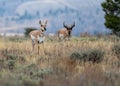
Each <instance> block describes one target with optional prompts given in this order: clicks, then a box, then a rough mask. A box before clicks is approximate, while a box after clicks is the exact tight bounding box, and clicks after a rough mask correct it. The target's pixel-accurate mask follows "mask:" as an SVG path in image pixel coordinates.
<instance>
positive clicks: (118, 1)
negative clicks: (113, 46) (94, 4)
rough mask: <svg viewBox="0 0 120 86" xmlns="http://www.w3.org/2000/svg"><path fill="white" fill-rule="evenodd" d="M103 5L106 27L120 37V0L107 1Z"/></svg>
mask: <svg viewBox="0 0 120 86" xmlns="http://www.w3.org/2000/svg"><path fill="white" fill-rule="evenodd" d="M101 5H102V7H103V11H104V12H105V26H106V27H107V28H109V29H110V30H111V31H112V32H113V33H114V34H116V35H119V36H120V0H106V1H105V2H103V3H102V4H101Z"/></svg>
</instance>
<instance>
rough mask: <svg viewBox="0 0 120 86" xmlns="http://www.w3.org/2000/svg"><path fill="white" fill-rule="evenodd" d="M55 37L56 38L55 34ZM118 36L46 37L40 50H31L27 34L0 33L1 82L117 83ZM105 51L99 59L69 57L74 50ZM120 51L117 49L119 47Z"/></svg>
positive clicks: (19, 85) (46, 85) (45, 85)
mask: <svg viewBox="0 0 120 86" xmlns="http://www.w3.org/2000/svg"><path fill="white" fill-rule="evenodd" d="M55 39H56V38H55ZM116 44H117V45H119V44H120V38H119V37H115V36H110V37H100V38H99V37H82V38H81V37H72V38H71V40H70V41H64V42H58V41H57V40H54V38H49V39H46V41H45V43H44V49H45V54H44V53H43V47H42V45H40V54H39V55H38V54H37V47H36V49H35V53H34V54H31V47H32V46H31V41H30V39H29V38H19V37H8V38H6V37H0V84H1V85H0V86H120V59H119V58H118V57H119V56H118V57H117V55H116V54H115V53H114V52H113V51H112V47H113V46H114V45H116ZM90 49H99V50H101V51H104V52H105V54H104V56H103V57H102V58H103V60H102V62H100V63H92V62H89V61H88V62H80V61H79V60H72V59H70V56H71V54H72V53H74V52H80V51H84V50H90ZM119 52H120V51H119Z"/></svg>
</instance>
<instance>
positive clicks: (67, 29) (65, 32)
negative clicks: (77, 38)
mask: <svg viewBox="0 0 120 86" xmlns="http://www.w3.org/2000/svg"><path fill="white" fill-rule="evenodd" d="M63 26H64V28H63V29H60V30H59V31H58V39H59V41H60V40H63V39H65V40H66V38H67V39H69V38H70V37H71V31H72V29H73V27H74V26H75V22H74V23H73V24H72V25H66V24H65V22H63Z"/></svg>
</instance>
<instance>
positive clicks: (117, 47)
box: [112, 44, 120, 59]
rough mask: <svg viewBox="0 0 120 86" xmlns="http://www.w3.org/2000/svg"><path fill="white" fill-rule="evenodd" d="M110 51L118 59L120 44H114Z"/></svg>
mask: <svg viewBox="0 0 120 86" xmlns="http://www.w3.org/2000/svg"><path fill="white" fill-rule="evenodd" d="M112 51H113V53H114V54H115V55H116V56H117V58H118V59H120V44H115V45H114V46H113V47H112Z"/></svg>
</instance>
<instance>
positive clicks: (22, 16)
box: [0, 0, 109, 36]
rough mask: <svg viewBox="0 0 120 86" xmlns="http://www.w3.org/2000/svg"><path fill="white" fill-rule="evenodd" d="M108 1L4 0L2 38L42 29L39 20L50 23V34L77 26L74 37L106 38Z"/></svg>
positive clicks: (0, 23) (0, 6)
mask: <svg viewBox="0 0 120 86" xmlns="http://www.w3.org/2000/svg"><path fill="white" fill-rule="evenodd" d="M103 1H104V0H0V35H6V34H7V35H15V34H17V35H23V34H24V32H25V28H37V29H39V28H40V25H39V23H38V22H39V20H40V19H41V20H44V19H47V20H48V25H47V31H46V33H47V34H48V33H49V34H55V33H57V31H58V30H59V29H60V28H63V22H64V21H65V22H66V24H68V25H69V24H72V23H73V22H74V21H75V23H76V26H75V28H74V29H73V32H72V34H73V35H75V36H79V35H80V33H83V32H88V33H90V34H98V33H102V34H106V33H107V32H109V30H108V29H106V28H105V26H104V22H105V19H104V15H105V14H104V12H103V10H102V7H101V3H102V2H103Z"/></svg>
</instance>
